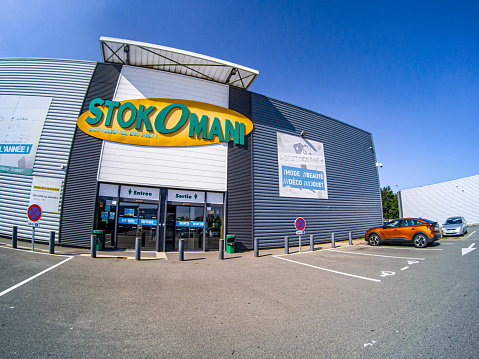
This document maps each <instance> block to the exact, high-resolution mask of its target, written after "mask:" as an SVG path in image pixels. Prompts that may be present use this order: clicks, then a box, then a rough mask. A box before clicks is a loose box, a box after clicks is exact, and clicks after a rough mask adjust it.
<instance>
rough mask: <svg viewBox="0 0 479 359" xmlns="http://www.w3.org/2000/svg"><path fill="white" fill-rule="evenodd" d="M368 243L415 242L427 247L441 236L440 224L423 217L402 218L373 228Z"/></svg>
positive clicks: (367, 235) (369, 233) (374, 244)
mask: <svg viewBox="0 0 479 359" xmlns="http://www.w3.org/2000/svg"><path fill="white" fill-rule="evenodd" d="M365 238H366V240H367V241H368V243H369V244H370V245H372V246H378V245H380V244H381V243H386V242H391V243H393V242H397V243H413V244H414V246H415V247H417V248H425V247H427V245H428V244H430V243H433V242H434V241H437V240H438V239H440V238H441V231H440V230H439V224H438V223H437V222H434V221H430V220H428V219H423V218H400V219H394V220H392V221H389V222H388V223H386V224H384V225H383V226H382V227H376V228H371V229H369V230H368V231H367V232H366V236H365Z"/></svg>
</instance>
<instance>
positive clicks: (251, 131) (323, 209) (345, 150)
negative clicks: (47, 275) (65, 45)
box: [0, 37, 382, 251]
mask: <svg viewBox="0 0 479 359" xmlns="http://www.w3.org/2000/svg"><path fill="white" fill-rule="evenodd" d="M100 45H101V52H102V57H103V62H98V63H97V62H87V61H77V60H55V59H53V60H52V59H23V58H22V59H0V84H1V85H4V86H1V87H0V116H2V117H1V121H2V122H1V124H2V126H3V127H2V129H5V134H6V136H3V138H1V137H0V145H1V146H3V147H2V149H5V150H6V151H8V150H12V148H13V147H11V146H12V145H18V146H22V145H23V146H24V147H23V148H27V149H28V148H29V154H28V155H27V154H22V153H16V154H15V155H14V154H10V153H8V154H7V153H4V152H2V154H1V156H0V165H1V167H0V171H1V172H0V186H1V189H2V192H1V193H0V199H2V198H1V197H2V196H3V199H4V200H5V201H2V202H1V203H0V219H3V218H2V216H4V217H5V219H6V218H8V220H2V221H1V223H0V231H1V234H2V235H8V234H9V233H11V227H12V226H13V225H17V226H18V227H19V236H20V237H22V236H23V237H25V238H28V237H29V231H28V228H27V227H26V223H25V222H26V219H24V218H23V217H25V215H24V213H25V212H24V211H26V208H27V207H28V205H29V204H30V203H31V202H32V201H33V200H32V193H33V192H32V191H33V190H32V185H33V183H34V182H35V181H37V182H38V178H42V181H43V182H42V183H46V184H48V183H49V181H51V182H52V183H55V184H56V186H57V187H59V191H60V192H61V196H59V198H60V199H59V201H58V208H54V209H53V210H50V211H49V212H46V216H45V218H44V221H43V225H41V226H40V228H39V229H38V231H37V232H38V240H39V241H46V240H48V233H49V231H55V232H56V234H57V236H56V238H57V242H58V243H59V244H60V245H69V246H82V247H88V246H89V244H90V236H91V234H92V231H93V230H102V231H103V233H104V234H105V239H106V241H105V244H106V246H107V248H111V249H123V248H125V249H132V248H134V245H135V238H136V237H141V238H142V241H141V242H142V247H143V248H145V249H151V250H156V251H175V250H177V249H178V243H179V240H180V239H183V240H184V243H185V250H188V251H207V250H218V243H219V239H220V238H225V236H226V234H233V235H235V237H236V245H237V247H238V248H245V249H249V248H252V245H253V238H254V237H258V238H259V242H260V247H262V248H270V247H278V246H282V245H283V243H284V236H290V237H291V240H292V242H293V245H294V242H295V241H296V242H297V241H298V237H297V236H296V232H295V231H296V229H295V228H294V221H295V219H296V218H298V217H302V218H305V219H306V221H307V228H306V234H307V235H308V234H313V235H314V238H315V240H316V241H318V242H319V241H324V240H328V239H329V238H330V235H331V233H335V234H336V238H337V239H341V238H347V237H348V235H349V232H352V234H353V236H354V237H360V236H362V235H363V233H364V231H365V230H366V229H367V228H369V227H372V226H375V225H378V224H380V223H381V221H382V210H381V197H380V188H379V180H378V173H377V168H376V156H375V153H374V144H373V140H372V136H371V134H370V133H368V132H366V131H363V130H360V129H358V128H356V127H354V126H351V125H348V124H345V123H343V122H340V121H338V120H335V119H332V118H330V117H327V116H324V115H321V114H318V113H315V112H313V111H309V110H307V109H304V108H301V107H298V106H295V105H292V104H288V103H285V102H283V101H279V100H275V99H272V98H269V97H267V96H264V95H260V94H257V93H254V92H251V91H248V88H249V87H250V86H251V84H252V83H253V81H254V80H255V79H256V77H257V76H258V71H256V70H253V69H250V68H247V67H245V66H241V65H237V64H233V63H230V62H227V61H223V60H218V59H215V58H211V57H208V56H204V55H199V54H195V53H191V52H187V51H183V50H177V49H172V48H167V47H164V46H159V45H153V44H146V43H140V42H135V41H129V40H121V39H113V38H106V37H102V38H101V39H100ZM13 103H15V104H16V105H15V106H14V105H13ZM19 104H20V105H19ZM22 108H23V110H22ZM12 109H13V110H12ZM22 111H23V112H22ZM25 113H26V114H27V116H24V115H23V114H25ZM22 116H23V117H22ZM22 119H23V120H22ZM22 121H23V122H22ZM19 123H23V124H24V125H25V126H28V125H31V126H30V127H31V128H35V130H32V134H31V135H30V136H29V137H28V138H22V137H21V136H19V133H18V131H15V128H16V125H18V124H19ZM39 123H40V124H41V125H42V126H43V127H42V126H40V125H39ZM34 124H36V125H35V126H36V127H35V126H34ZM2 133H3V131H2ZM15 136H16V137H15ZM35 141H36V142H35ZM28 145H31V147H28ZM8 146H10V147H8ZM25 146H26V147H25ZM19 148H20V147H19ZM20 149H21V148H20ZM14 156H16V157H15V158H14ZM58 183H59V184H58ZM50 209H51V208H50Z"/></svg>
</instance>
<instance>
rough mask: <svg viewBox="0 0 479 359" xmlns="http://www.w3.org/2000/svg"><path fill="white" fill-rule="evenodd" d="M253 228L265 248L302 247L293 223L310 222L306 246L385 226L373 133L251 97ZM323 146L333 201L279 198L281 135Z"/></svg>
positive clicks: (330, 198)
mask: <svg viewBox="0 0 479 359" xmlns="http://www.w3.org/2000/svg"><path fill="white" fill-rule="evenodd" d="M252 121H253V123H254V129H253V144H252V149H253V226H254V237H258V238H259V240H260V247H273V246H283V245H284V236H286V235H288V236H290V241H291V242H292V243H293V244H294V243H296V244H297V243H298V236H297V235H296V234H295V232H296V230H295V228H294V221H295V219H296V218H297V217H303V218H305V219H306V222H307V228H306V236H303V240H305V243H306V242H307V241H309V235H310V234H313V235H315V240H316V241H325V240H330V238H331V233H335V238H336V239H347V238H348V233H349V231H352V233H353V237H355V238H357V237H362V236H364V233H365V231H366V230H367V229H368V228H370V227H373V226H377V225H381V223H382V211H381V194H380V187H379V179H378V173H377V169H376V158H375V154H374V145H373V141H372V136H371V134H370V133H368V132H365V131H363V130H360V129H358V128H355V127H353V126H350V125H348V124H346V123H343V122H340V121H337V120H334V119H332V118H329V117H326V116H323V115H320V114H318V113H315V112H312V111H308V110H305V109H303V108H300V107H297V106H294V105H290V104H287V103H284V102H281V101H278V100H274V99H271V98H268V97H265V96H262V95H258V94H255V93H252ZM277 131H279V132H283V133H287V134H291V135H296V136H299V134H300V132H301V131H306V136H305V139H310V140H314V141H319V142H322V143H323V144H324V153H325V160H326V173H327V188H328V196H329V198H328V199H307V198H286V197H279V175H278V153H277V137H276V132H277Z"/></svg>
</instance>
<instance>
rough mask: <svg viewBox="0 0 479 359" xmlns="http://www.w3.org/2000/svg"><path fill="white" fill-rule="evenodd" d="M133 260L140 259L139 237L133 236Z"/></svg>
mask: <svg viewBox="0 0 479 359" xmlns="http://www.w3.org/2000/svg"><path fill="white" fill-rule="evenodd" d="M135 260H136V261H139V260H141V237H139V236H137V237H136V238H135Z"/></svg>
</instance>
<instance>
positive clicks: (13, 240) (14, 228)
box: [12, 226, 18, 248]
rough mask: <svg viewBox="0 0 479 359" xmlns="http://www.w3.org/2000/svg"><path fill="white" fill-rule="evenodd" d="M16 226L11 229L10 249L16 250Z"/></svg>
mask: <svg viewBox="0 0 479 359" xmlns="http://www.w3.org/2000/svg"><path fill="white" fill-rule="evenodd" d="M17 230H18V228H17V226H13V227H12V248H17Z"/></svg>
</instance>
